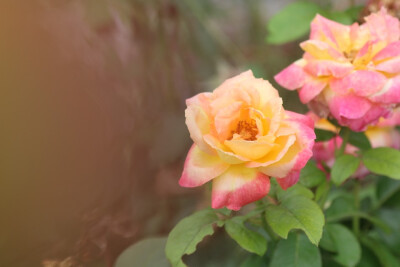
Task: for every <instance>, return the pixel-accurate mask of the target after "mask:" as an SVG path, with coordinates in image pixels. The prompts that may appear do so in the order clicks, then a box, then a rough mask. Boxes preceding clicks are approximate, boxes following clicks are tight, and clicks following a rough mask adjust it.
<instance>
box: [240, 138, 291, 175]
mask: <svg viewBox="0 0 400 267" xmlns="http://www.w3.org/2000/svg"><path fill="white" fill-rule="evenodd" d="M295 141H296V136H294V135H286V136H280V137H278V138H276V140H275V142H274V144H275V146H274V147H273V148H272V149H271V150H270V151H269V153H268V154H267V155H266V156H265V157H262V158H260V159H258V160H255V161H251V162H248V163H246V166H247V167H250V168H255V167H262V166H268V165H271V164H273V163H275V162H277V161H279V160H281V159H282V158H283V156H285V155H286V153H287V152H288V150H289V148H290V147H291V146H292V145H293V144H294V143H295Z"/></svg>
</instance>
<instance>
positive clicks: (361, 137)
mask: <svg viewBox="0 0 400 267" xmlns="http://www.w3.org/2000/svg"><path fill="white" fill-rule="evenodd" d="M349 131H350V135H349V140H348V142H349V143H350V144H352V145H353V146H355V147H358V148H360V149H361V150H368V149H371V148H372V147H371V143H370V142H369V139H368V137H367V136H366V135H365V133H364V132H353V131H351V130H349ZM345 132H346V131H344V128H342V130H341V131H340V133H339V135H340V136H341V137H343V135H344V133H345Z"/></svg>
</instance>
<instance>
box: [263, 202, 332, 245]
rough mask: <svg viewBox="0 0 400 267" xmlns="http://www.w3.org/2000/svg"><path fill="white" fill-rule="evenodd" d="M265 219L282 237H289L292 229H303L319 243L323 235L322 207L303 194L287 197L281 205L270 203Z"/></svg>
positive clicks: (311, 239)
mask: <svg viewBox="0 0 400 267" xmlns="http://www.w3.org/2000/svg"><path fill="white" fill-rule="evenodd" d="M265 219H266V220H267V222H268V224H269V225H270V226H271V228H272V230H273V231H274V232H275V233H277V234H278V235H279V236H281V237H282V238H287V236H288V233H289V231H290V230H292V229H301V230H303V231H304V232H305V233H306V235H307V236H308V238H309V239H310V241H311V242H312V243H313V244H315V245H317V244H318V242H319V240H320V239H321V236H322V228H323V226H324V215H323V213H322V211H321V209H320V208H319V207H318V205H317V204H316V203H315V202H314V201H312V200H311V199H309V198H307V197H304V196H301V195H297V196H294V197H291V198H285V199H283V200H282V201H281V203H280V204H279V205H273V204H270V205H268V206H267V207H266V212H265Z"/></svg>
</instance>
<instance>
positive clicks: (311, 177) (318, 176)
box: [299, 160, 326, 188]
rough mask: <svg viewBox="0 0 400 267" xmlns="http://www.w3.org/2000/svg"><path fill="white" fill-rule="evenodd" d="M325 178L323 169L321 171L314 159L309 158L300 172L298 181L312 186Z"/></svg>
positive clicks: (309, 186)
mask: <svg viewBox="0 0 400 267" xmlns="http://www.w3.org/2000/svg"><path fill="white" fill-rule="evenodd" d="M325 180H326V175H325V173H324V172H323V171H321V170H320V169H319V168H318V167H317V165H316V164H315V161H312V160H309V161H308V162H307V165H306V166H305V167H304V168H303V169H302V170H301V172H300V179H299V183H300V184H302V185H304V186H306V187H308V188H312V187H315V186H317V185H319V184H321V183H323V182H324V181H325Z"/></svg>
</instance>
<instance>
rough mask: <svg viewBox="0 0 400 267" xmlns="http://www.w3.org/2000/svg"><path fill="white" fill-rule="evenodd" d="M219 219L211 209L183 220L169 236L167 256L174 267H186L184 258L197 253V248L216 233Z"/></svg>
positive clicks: (166, 249)
mask: <svg viewBox="0 0 400 267" xmlns="http://www.w3.org/2000/svg"><path fill="white" fill-rule="evenodd" d="M218 222H219V220H218V217H217V215H216V214H215V212H214V211H213V210H211V209H206V210H201V211H198V212H196V213H194V214H192V215H190V216H188V217H186V218H184V219H183V220H181V221H180V222H179V223H178V224H177V225H176V226H175V227H174V229H172V231H171V232H170V234H169V236H168V241H167V244H166V247H165V254H166V255H167V258H168V260H169V261H170V263H171V264H172V266H174V267H175V266H179V267H181V266H186V265H185V264H184V263H183V261H182V256H183V255H185V254H191V253H193V252H195V250H196V246H197V244H198V243H200V242H201V241H202V240H203V238H204V237H205V236H207V235H211V234H213V233H214V228H213V225H214V224H215V223H218Z"/></svg>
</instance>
